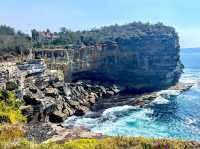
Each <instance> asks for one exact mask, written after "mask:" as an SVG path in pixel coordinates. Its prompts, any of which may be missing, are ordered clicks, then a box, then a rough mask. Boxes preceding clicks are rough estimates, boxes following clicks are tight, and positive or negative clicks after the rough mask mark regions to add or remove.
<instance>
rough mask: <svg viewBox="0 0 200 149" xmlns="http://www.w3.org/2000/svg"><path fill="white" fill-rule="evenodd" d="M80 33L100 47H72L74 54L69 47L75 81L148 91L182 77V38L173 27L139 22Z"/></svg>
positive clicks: (162, 86)
mask: <svg viewBox="0 0 200 149" xmlns="http://www.w3.org/2000/svg"><path fill="white" fill-rule="evenodd" d="M94 32H95V33H96V34H95V38H94V37H93V36H94ZM80 34H81V39H82V42H87V41H88V40H87V39H90V38H91V39H94V40H95V41H94V43H96V44H95V45H100V46H94V44H93V45H90V42H89V43H87V44H88V45H87V46H86V47H84V48H75V49H71V50H72V51H73V52H72V53H73V54H70V50H68V49H65V52H66V53H67V54H68V55H69V56H70V58H69V59H66V61H70V63H68V64H69V65H68V66H69V67H68V70H70V71H66V72H67V75H66V76H68V77H69V76H71V77H70V78H71V80H94V81H99V82H111V83H114V84H117V85H119V86H123V87H126V88H128V89H129V88H130V89H133V90H135V91H138V92H146V91H155V90H160V89H164V88H167V87H169V86H172V85H175V84H176V83H177V82H178V80H179V78H180V76H181V73H182V69H183V65H182V63H181V62H180V55H179V51H180V46H179V38H178V35H177V33H176V31H175V29H174V28H172V27H168V26H164V25H162V24H156V25H151V24H142V23H140V22H139V23H130V24H127V25H123V26H118V25H115V26H110V27H104V28H101V29H97V30H92V31H86V32H81V33H80ZM54 53H55V52H54ZM58 53H59V52H58ZM49 57H50V58H52V60H54V58H55V56H54V55H50V56H49Z"/></svg>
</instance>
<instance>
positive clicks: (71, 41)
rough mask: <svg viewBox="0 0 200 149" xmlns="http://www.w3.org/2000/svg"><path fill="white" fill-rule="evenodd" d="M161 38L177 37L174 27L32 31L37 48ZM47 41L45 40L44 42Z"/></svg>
mask: <svg viewBox="0 0 200 149" xmlns="http://www.w3.org/2000/svg"><path fill="white" fill-rule="evenodd" d="M40 33H44V34H48V33H49V34H50V35H52V37H53V36H56V37H57V38H51V39H50V40H48V38H43V40H42V39H41V38H40V36H41V35H40ZM161 36H167V37H170V36H177V34H176V32H175V29H174V28H173V27H168V26H165V25H163V24H162V23H157V24H154V25H153V24H150V23H141V22H133V23H130V24H126V25H112V26H108V27H102V28H100V29H92V30H89V31H76V32H73V31H70V30H68V29H66V28H65V27H62V28H61V29H60V32H55V33H51V32H50V30H47V31H44V32H38V31H36V30H32V39H33V43H34V46H35V47H45V46H50V47H51V46H56V45H62V46H66V47H68V46H69V45H74V46H81V45H86V46H90V45H96V44H102V43H103V44H109V43H117V44H124V43H125V42H127V41H128V40H140V39H141V38H144V37H161ZM44 39H45V40H44Z"/></svg>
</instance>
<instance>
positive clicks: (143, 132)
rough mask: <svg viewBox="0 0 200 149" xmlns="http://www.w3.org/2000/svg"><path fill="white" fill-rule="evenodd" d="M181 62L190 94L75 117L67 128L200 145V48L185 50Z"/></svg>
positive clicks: (67, 123) (70, 120) (66, 123)
mask: <svg viewBox="0 0 200 149" xmlns="http://www.w3.org/2000/svg"><path fill="white" fill-rule="evenodd" d="M181 60H182V63H183V64H184V66H185V68H184V73H183V74H182V77H181V79H180V82H187V83H194V86H193V87H192V88H191V89H190V90H188V91H186V92H184V93H182V94H180V95H178V96H176V97H171V98H169V99H168V98H167V99H165V98H159V99H156V102H154V104H152V105H151V106H148V107H146V108H139V107H133V106H128V105H125V106H120V107H113V108H109V109H106V110H105V111H103V113H102V115H101V116H100V117H95V118H88V117H87V116H82V117H77V116H72V117H70V118H68V119H67V120H66V121H65V125H66V126H70V125H73V126H83V127H86V128H89V129H91V131H93V132H100V133H103V134H104V135H111V136H119V135H120V136H144V137H155V138H162V137H164V138H178V139H184V140H196V141H200V48H199V49H181ZM165 91H167V90H165ZM167 92H170V90H168V91H167ZM86 115H87V114H86Z"/></svg>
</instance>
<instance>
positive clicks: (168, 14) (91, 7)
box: [0, 0, 200, 48]
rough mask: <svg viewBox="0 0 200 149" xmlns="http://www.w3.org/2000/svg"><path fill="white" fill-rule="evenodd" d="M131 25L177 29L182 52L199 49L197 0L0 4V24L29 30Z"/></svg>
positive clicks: (7, 0) (16, 0) (5, 0)
mask: <svg viewBox="0 0 200 149" xmlns="http://www.w3.org/2000/svg"><path fill="white" fill-rule="evenodd" d="M133 21H142V22H150V23H157V22H163V23H164V24H166V25H170V26H173V27H175V28H176V30H177V32H178V33H179V36H180V45H181V47H182V48H186V47H187V48H189V47H200V0H1V3H0V24H6V25H9V26H11V27H14V28H16V29H17V30H21V31H24V32H26V33H29V34H30V31H31V29H33V28H34V29H37V30H46V28H49V29H50V30H51V31H59V29H60V28H61V27H66V28H68V29H71V30H88V29H92V28H98V27H101V26H107V25H112V24H127V23H130V22H133Z"/></svg>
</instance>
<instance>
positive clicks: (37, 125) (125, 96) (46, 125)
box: [4, 70, 193, 143]
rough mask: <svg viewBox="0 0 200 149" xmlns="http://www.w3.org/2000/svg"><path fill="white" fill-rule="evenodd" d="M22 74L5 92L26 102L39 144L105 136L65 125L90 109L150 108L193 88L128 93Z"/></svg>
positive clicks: (31, 135)
mask: <svg viewBox="0 0 200 149" xmlns="http://www.w3.org/2000/svg"><path fill="white" fill-rule="evenodd" d="M18 75H19V76H20V75H21V76H22V78H23V79H22V80H20V79H19V77H18V76H17V75H15V77H13V78H12V79H9V81H7V82H5V83H4V84H5V85H4V86H5V87H4V89H5V90H8V91H14V92H15V93H16V95H17V96H18V97H19V98H20V99H22V105H21V107H20V109H21V111H22V114H23V115H24V116H26V117H27V122H28V123H27V124H26V125H25V126H24V130H25V132H26V138H27V139H28V140H34V141H36V142H39V143H41V142H44V143H45V142H48V141H50V142H51V141H52V142H59V143H60V142H64V141H66V140H70V139H76V138H77V139H78V138H101V137H104V136H103V134H99V133H94V132H91V131H90V130H89V129H86V128H82V127H81V128H64V127H63V126H62V123H63V122H64V121H65V120H66V119H67V118H68V117H70V116H72V115H76V116H82V115H84V114H85V113H87V112H88V111H90V110H94V111H95V110H99V109H101V110H104V109H107V108H111V107H116V106H123V105H131V106H139V107H144V106H150V104H151V103H152V101H155V99H157V98H169V97H170V96H178V95H179V94H180V93H181V92H184V91H187V90H189V89H190V88H191V87H192V86H193V84H183V83H178V84H177V85H176V86H173V87H170V88H169V89H168V90H170V91H173V92H174V94H171V93H168V92H165V91H160V92H149V93H144V94H133V93H134V92H128V93H127V92H124V88H122V87H120V86H117V85H115V84H111V83H103V84H102V83H101V84H100V83H99V82H96V81H84V80H80V81H77V82H70V83H66V82H65V81H64V80H63V79H62V78H61V77H59V76H55V75H52V73H49V72H48V71H47V70H45V72H42V73H33V74H31V75H30V74H26V73H23V72H20V74H18ZM23 75H24V77H23ZM16 83H17V84H16ZM90 116H91V115H90ZM93 116H95V115H93Z"/></svg>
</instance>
